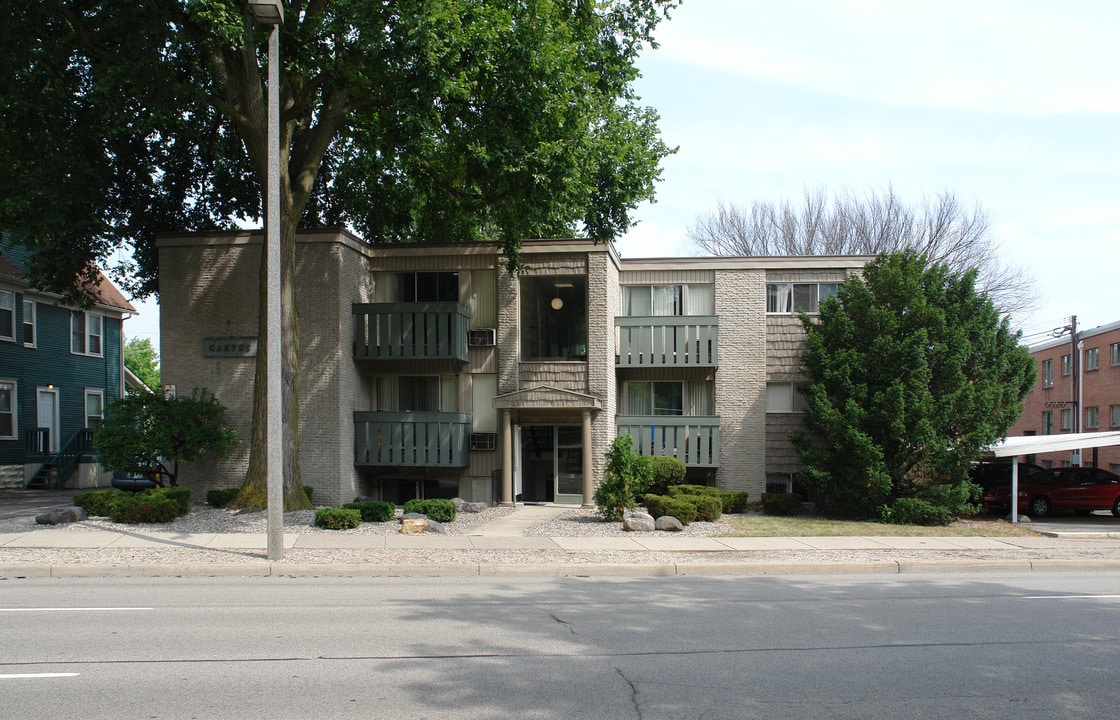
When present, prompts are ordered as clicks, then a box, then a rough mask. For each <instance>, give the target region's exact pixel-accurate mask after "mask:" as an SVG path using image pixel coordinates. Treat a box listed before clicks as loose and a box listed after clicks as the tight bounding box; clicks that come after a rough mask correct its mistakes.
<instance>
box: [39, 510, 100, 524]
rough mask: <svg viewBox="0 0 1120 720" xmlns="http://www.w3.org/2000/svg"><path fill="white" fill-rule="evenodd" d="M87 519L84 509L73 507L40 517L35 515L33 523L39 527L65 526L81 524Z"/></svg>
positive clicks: (52, 511)
mask: <svg viewBox="0 0 1120 720" xmlns="http://www.w3.org/2000/svg"><path fill="white" fill-rule="evenodd" d="M88 517H89V516H88V515H86V511H85V508H80V507H77V506H75V507H68V508H60V509H58V510H51V511H50V512H45V513H43V514H42V515H36V516H35V522H36V523H38V524H39V525H65V524H67V523H72V522H81V521H82V520H85V519H87V518H88Z"/></svg>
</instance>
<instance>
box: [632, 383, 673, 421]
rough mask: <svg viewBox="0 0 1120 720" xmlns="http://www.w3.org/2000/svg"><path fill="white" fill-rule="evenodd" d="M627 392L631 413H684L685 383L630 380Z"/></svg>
mask: <svg viewBox="0 0 1120 720" xmlns="http://www.w3.org/2000/svg"><path fill="white" fill-rule="evenodd" d="M625 393H626V412H627V414H629V415H684V383H679V382H628V383H626V387H625Z"/></svg>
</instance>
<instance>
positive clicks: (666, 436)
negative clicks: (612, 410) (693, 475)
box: [615, 415, 719, 467]
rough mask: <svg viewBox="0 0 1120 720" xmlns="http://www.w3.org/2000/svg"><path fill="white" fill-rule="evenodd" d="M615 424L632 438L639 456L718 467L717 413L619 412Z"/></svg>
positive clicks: (620, 433)
mask: <svg viewBox="0 0 1120 720" xmlns="http://www.w3.org/2000/svg"><path fill="white" fill-rule="evenodd" d="M615 427H616V428H617V430H618V434H619V435H625V434H629V435H630V437H632V438H634V451H635V452H637V453H638V454H639V455H668V456H670V457H675V458H677V459H678V460H680V461H681V462H683V463H684V464H685V465H686V466H688V467H718V466H719V416H718V415H701V416H695V415H694V416H688V415H619V416H618V417H617V418H615Z"/></svg>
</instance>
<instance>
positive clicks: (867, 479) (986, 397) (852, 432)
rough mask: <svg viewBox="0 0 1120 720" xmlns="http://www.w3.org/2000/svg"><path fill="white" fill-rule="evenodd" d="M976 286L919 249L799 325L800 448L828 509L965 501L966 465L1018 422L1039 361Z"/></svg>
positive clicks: (882, 261)
mask: <svg viewBox="0 0 1120 720" xmlns="http://www.w3.org/2000/svg"><path fill="white" fill-rule="evenodd" d="M975 279H976V278H975V271H969V272H965V273H956V272H953V271H952V270H950V269H949V268H948V267H947V266H946V265H944V264H941V263H931V262H929V261H928V259H927V258H926V257H925V256H924V255H920V254H918V253H916V252H913V251H904V252H900V253H892V254H887V255H882V256H880V257H879V258H878V259H877V260H875V261H874V262H872V263H870V264H868V265H867V266H866V268H865V270H864V272H863V275H862V277H860V276H852V277H851V278H849V279H848V280H847V281H846V282H844V283H843V284H842V285H841V286H840V288H839V292H838V293H837V296H836V298H833V299H829V300H827V301H825V302H823V303H822V304H821V309H820V317H819V318H810V317H808V316H805V315H803V316H802V323H803V325H804V327H805V330H806V331H807V333H808V340H807V344H806V348H805V351H804V354H803V358H802V359H803V362H804V365H805V368H806V369H807V371H808V373H809V376H810V377H811V379H812V383H811V384H810V385H809V386H808V387H807V389H806V398H807V404H808V411H807V413H806V415H805V429H804V430H803V431H801V432H798V433H795V435H794V442H795V444H796V445H797V447H798V449H799V451H800V453H801V458H802V461H803V462H804V464H805V470H804V475H803V477H804V479H805V480H806V481H807V482H808V484H809V485H810V486H812V487H813V488H814V489H815V490H816V492H817V497H818V504H819V506H820V507H821V508H822V509H823V510H824V511H825V512H827V513H829V514H832V515H837V516H846V517H871V516H872V515H874V514H875V512H876V511H877V509H878V507H879V506H881V505H884V504H889V503H891V502H893V501H894V500H895V499H898V498H902V497H922V498H923V499H928V498H930V497H934V499H935V500H936V499H941V500H944V498H946V497H952V498H957V499H958V500H961V499H966V498H967V495H968V488H969V486H968V478H967V472H968V465H969V463H970V462H971V461H973V460H975V459H976V458H978V457H979V455H980V453H981V450H982V449H983V448H984V447H986V446H988V445H990V444H992V443H993V442H995V441H996V440H998V439H999V438H1001V437H1003V436H1004V435H1005V434H1006V432H1007V429H1008V428H1009V427H1010V426H1011V425H1012V424H1013V423H1014V422H1015V421H1016V420H1017V419H1018V417H1019V415H1020V413H1021V412H1022V409H1023V405H1022V400H1023V398H1024V397H1025V396H1026V394H1027V392H1028V391H1029V390H1030V388H1031V385H1032V383H1033V380H1034V361H1033V360H1032V359H1031V356H1030V354H1029V353H1028V352H1027V350H1026V348H1023V347H1021V346H1020V345H1019V344H1018V340H1019V334H1018V333H1014V332H1012V331H1011V330H1010V327H1009V323H1008V320H1007V318H1006V317H1005V316H1001V315H1000V313H999V311H998V310H997V309H996V308H995V306H994V305H993V304H992V301H991V300H990V299H989V298H988V297H987V296H985V295H983V294H980V293H977V292H976V289H975Z"/></svg>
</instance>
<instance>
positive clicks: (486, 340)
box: [460, 328, 497, 347]
mask: <svg viewBox="0 0 1120 720" xmlns="http://www.w3.org/2000/svg"><path fill="white" fill-rule="evenodd" d="M496 335H497V333H496V332H495V331H494V328H477V329H475V330H471V331H470V334H469V335H468V336H467V344H468V345H470V346H471V347H494V339H495V336H496ZM460 337H461V336H460Z"/></svg>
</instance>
